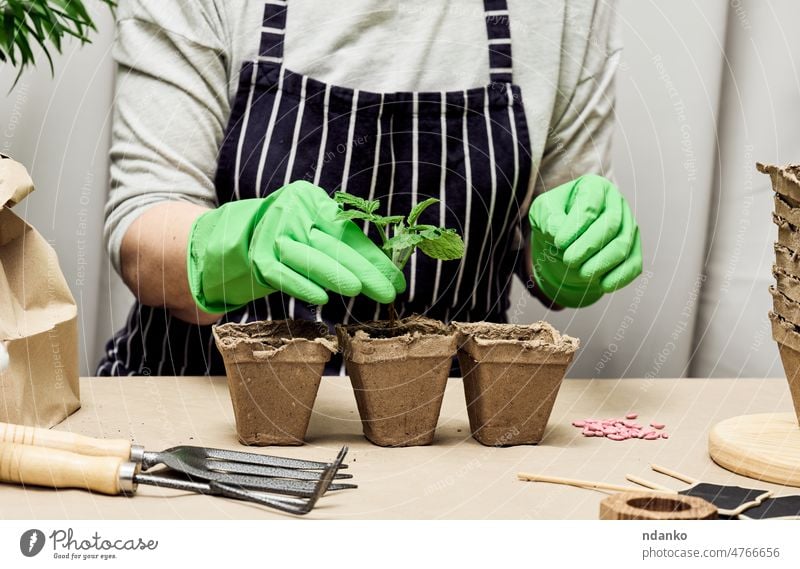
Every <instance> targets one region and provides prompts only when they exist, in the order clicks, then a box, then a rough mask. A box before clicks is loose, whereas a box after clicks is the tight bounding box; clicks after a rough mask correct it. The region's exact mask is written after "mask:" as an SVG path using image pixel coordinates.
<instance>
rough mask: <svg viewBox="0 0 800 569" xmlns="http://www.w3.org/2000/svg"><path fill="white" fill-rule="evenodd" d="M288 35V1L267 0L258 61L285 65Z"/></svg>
mask: <svg viewBox="0 0 800 569" xmlns="http://www.w3.org/2000/svg"><path fill="white" fill-rule="evenodd" d="M285 35H286V0H266V2H264V20H263V22H262V24H261V43H260V44H259V48H258V60H259V61H267V62H270V63H283V38H284V36H285Z"/></svg>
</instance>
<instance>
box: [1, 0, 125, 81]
mask: <svg viewBox="0 0 800 569" xmlns="http://www.w3.org/2000/svg"><path fill="white" fill-rule="evenodd" d="M100 2H101V3H103V4H105V5H106V6H108V7H109V8H110V9H111V10H112V11H113V10H114V8H116V6H117V2H116V0H100ZM0 21H1V22H2V24H0V61H3V62H10V63H11V65H12V66H13V67H16V68H17V69H18V72H17V77H16V79H15V80H14V85H16V83H17V81H19V78H20V75H21V74H22V72H23V71H24V70H25V68H26V67H28V66H30V65H34V64H35V63H36V54H35V53H34V50H33V47H34V46H38V48H39V49H40V50H41V52H42V53H43V54H44V56H45V57H46V58H47V61H48V63H49V65H50V72H51V73H52V72H53V60H52V55H51V50H53V49H54V50H55V51H56V52H57V53H61V50H62V47H63V44H62V40H63V39H64V37H65V36H72V37H74V38H76V39H77V40H78V41H80V42H81V43H89V42H90V41H91V39H90V37H89V33H90V32H91V31H94V30H96V27H95V24H94V21H93V20H92V18H91V16H90V15H89V12H88V10H86V6H85V5H84V2H83V0H0ZM12 89H13V85H12Z"/></svg>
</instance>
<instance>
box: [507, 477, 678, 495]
mask: <svg viewBox="0 0 800 569" xmlns="http://www.w3.org/2000/svg"><path fill="white" fill-rule="evenodd" d="M517 478H519V479H520V480H525V481H528V482H548V483H550V484H564V485H566V486H577V487H578V488H585V489H587V490H613V491H615V492H631V491H634V490H637V488H633V487H631V486H617V485H616V484H607V483H606V482H592V481H591V480H576V479H574V478H562V477H560V476H546V475H544V474H529V473H527V472H519V473H518V474H517ZM669 492H671V493H673V494H674V491H672V490H669Z"/></svg>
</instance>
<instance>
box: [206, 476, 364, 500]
mask: <svg viewBox="0 0 800 569" xmlns="http://www.w3.org/2000/svg"><path fill="white" fill-rule="evenodd" d="M323 474H324V472H321V473H320V475H319V476H315V477H314V478H313V479H310V480H296V479H288V478H269V477H265V476H251V475H247V474H229V473H223V472H220V473H218V475H217V476H213V477H210V476H208V477H204V478H202V479H203V480H211V481H213V482H218V483H220V484H226V485H228V486H235V487H237V488H245V489H248V490H260V491H262V492H273V493H277V494H288V495H291V496H306V497H308V496H312V495H313V494H314V493H315V492H316V488H317V484H318V483H319V481H320V480H321V479H322V475H323ZM333 476H334V477H335V473H334V475H333ZM349 488H357V486H356V485H355V484H337V483H331V484H330V485H329V486H328V491H329V492H335V491H337V490H347V489H349Z"/></svg>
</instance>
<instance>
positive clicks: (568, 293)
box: [528, 175, 642, 308]
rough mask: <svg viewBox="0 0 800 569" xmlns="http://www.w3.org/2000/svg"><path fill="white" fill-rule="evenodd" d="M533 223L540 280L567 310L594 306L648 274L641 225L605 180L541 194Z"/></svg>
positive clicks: (533, 248)
mask: <svg viewBox="0 0 800 569" xmlns="http://www.w3.org/2000/svg"><path fill="white" fill-rule="evenodd" d="M528 219H529V220H530V223H531V253H532V255H533V274H534V278H535V279H536V283H537V284H538V285H539V288H540V289H541V290H542V292H543V293H544V294H545V295H547V296H548V297H549V298H550V299H551V300H553V301H554V302H555V303H557V304H559V305H561V306H566V307H573V308H577V307H581V306H588V305H590V304H592V303H594V302H596V301H597V300H599V299H600V297H601V296H603V294H605V293H607V292H613V291H615V290H617V289H620V288H622V287H624V286H625V285H627V284H629V283H630V282H631V281H633V280H634V279H635V278H636V277H637V276H639V274H640V273H641V272H642V244H641V239H640V237H639V227H638V226H637V225H636V221H635V220H634V219H633V215H632V214H631V210H630V207H629V206H628V202H627V201H625V198H624V197H623V196H622V194H620V193H619V190H618V189H617V188H616V187H615V186H614V184H612V183H611V182H609V181H608V180H606V179H605V178H603V177H601V176H595V175H588V176H582V177H580V178H578V179H576V180H573V181H571V182H567V183H566V184H563V185H561V186H558V187H557V188H554V189H552V190H550V191H547V192H545V193H543V194H541V195H540V196H538V197H537V198H536V199H535V200H534V201H533V204H531V208H530V211H529V213H528Z"/></svg>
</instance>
